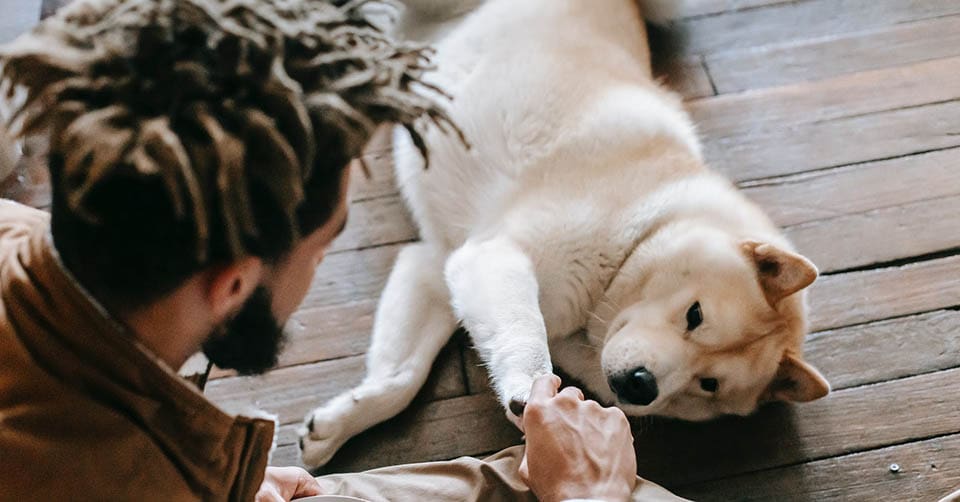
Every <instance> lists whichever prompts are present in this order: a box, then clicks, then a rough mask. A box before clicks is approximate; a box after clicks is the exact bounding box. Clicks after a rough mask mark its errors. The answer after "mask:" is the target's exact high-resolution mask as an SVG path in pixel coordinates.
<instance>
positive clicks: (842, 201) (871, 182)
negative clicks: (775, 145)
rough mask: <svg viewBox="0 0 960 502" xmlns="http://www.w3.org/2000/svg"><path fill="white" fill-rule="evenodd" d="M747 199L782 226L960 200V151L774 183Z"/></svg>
mask: <svg viewBox="0 0 960 502" xmlns="http://www.w3.org/2000/svg"><path fill="white" fill-rule="evenodd" d="M748 185H749V186H745V187H744V193H746V194H747V196H749V197H750V198H751V199H752V200H754V201H755V202H757V203H758V204H760V205H761V206H763V208H764V210H766V212H767V214H769V215H770V217H771V218H773V220H774V221H775V222H776V223H777V224H778V225H796V224H799V223H806V222H810V221H814V220H820V219H825V218H831V217H836V216H841V215H845V214H853V213H858V212H863V211H869V210H871V209H880V208H886V207H892V206H897V205H900V204H906V203H910V202H916V201H919V200H927V199H932V198H937V197H944V196H949V195H956V194H960V149H957V148H953V149H948V150H943V151H938V152H930V153H925V154H919V155H911V156H908V157H901V158H897V159H891V160H884V161H879V162H868V163H865V164H857V165H852V166H846V167H840V168H836V169H828V170H823V171H816V172H812V173H802V174H798V175H791V176H785V177H780V178H772V179H768V180H763V181H761V182H756V183H752V184H748Z"/></svg>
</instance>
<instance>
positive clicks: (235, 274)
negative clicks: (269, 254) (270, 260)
mask: <svg viewBox="0 0 960 502" xmlns="http://www.w3.org/2000/svg"><path fill="white" fill-rule="evenodd" d="M262 273H263V262H262V261H260V259H259V258H251V257H247V258H242V259H240V260H237V261H235V262H233V263H231V264H229V265H224V266H220V267H216V268H214V269H212V270H210V271H209V272H208V274H209V275H208V281H207V292H206V293H207V294H206V296H207V302H208V305H209V308H210V312H211V314H212V315H213V317H214V319H216V321H217V322H221V321H223V320H225V319H227V318H228V317H229V316H231V315H232V314H233V313H234V312H236V311H237V310H238V309H239V308H240V307H241V306H243V303H244V302H246V301H247V298H249V297H250V295H251V294H252V293H253V291H254V290H255V289H256V288H257V285H259V284H260V282H261V276H262Z"/></svg>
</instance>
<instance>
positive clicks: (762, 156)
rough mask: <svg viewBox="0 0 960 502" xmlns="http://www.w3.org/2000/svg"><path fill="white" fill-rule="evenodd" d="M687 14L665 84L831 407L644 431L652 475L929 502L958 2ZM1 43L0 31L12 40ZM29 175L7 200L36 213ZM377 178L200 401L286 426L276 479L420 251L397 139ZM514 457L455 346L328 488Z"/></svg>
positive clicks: (944, 482) (959, 451) (799, 496)
mask: <svg viewBox="0 0 960 502" xmlns="http://www.w3.org/2000/svg"><path fill="white" fill-rule="evenodd" d="M55 3H63V2H62V1H59V2H58V1H50V0H47V2H46V3H45V7H44V8H45V10H47V11H50V10H53V7H54V5H53V4H55ZM680 3H681V5H682V6H683V15H682V16H681V17H680V18H679V19H677V20H675V21H674V22H673V23H672V24H671V25H670V26H669V27H667V28H665V29H657V30H654V34H655V35H654V38H655V39H654V41H653V42H654V44H653V45H654V48H655V49H656V50H659V51H660V52H659V54H658V56H657V58H656V59H657V67H658V71H659V72H660V73H661V74H662V76H663V77H664V80H665V81H666V82H667V83H668V84H669V85H670V86H672V87H673V88H674V89H676V90H677V91H678V92H680V93H681V94H682V95H683V96H684V97H685V98H686V99H687V106H688V109H689V110H690V112H691V114H692V115H693V117H694V119H695V120H696V122H697V124H698V127H699V131H700V133H701V136H702V138H703V141H704V145H705V152H706V156H707V158H708V160H709V162H710V163H711V164H712V165H713V166H714V167H716V168H717V169H719V170H720V171H722V172H724V173H725V174H727V175H728V176H730V177H731V178H732V179H734V180H735V181H736V182H738V183H739V184H740V185H741V186H742V187H743V189H744V190H745V192H746V193H747V194H748V195H749V196H750V197H751V198H753V199H754V200H755V201H757V202H758V203H759V204H761V205H762V206H763V207H765V208H766V209H767V210H768V212H769V213H770V214H771V216H772V217H773V218H774V220H775V221H776V222H777V223H778V224H780V225H782V226H783V227H784V229H785V231H786V233H787V234H788V235H789V236H790V237H791V239H793V241H794V242H795V243H796V244H797V246H798V247H799V248H800V250H801V251H803V252H804V253H806V254H807V255H808V256H810V257H811V258H813V259H814V261H815V262H817V264H818V265H819V266H820V268H821V270H822V271H823V272H824V275H823V277H822V278H821V279H820V280H819V281H818V282H817V283H816V284H815V285H814V287H813V289H812V292H811V295H810V305H811V330H812V333H811V335H810V336H809V338H808V341H807V345H806V350H807V355H808V358H809V359H810V360H811V361H813V362H814V363H815V364H817V365H818V366H819V367H820V368H821V369H822V371H823V372H824V373H825V374H826V375H827V377H828V378H829V379H830V380H831V382H832V383H833V385H834V388H835V392H834V393H833V394H831V395H830V396H829V397H828V398H826V399H824V400H822V401H819V402H816V403H811V404H808V405H801V406H777V405H775V406H769V407H767V408H765V409H763V410H761V411H760V412H759V413H757V414H756V415H755V416H752V417H749V418H746V419H740V418H728V419H721V420H718V421H715V422H711V423H706V424H688V423H679V422H675V421H668V420H653V421H643V422H642V423H639V422H638V423H637V429H636V431H635V432H636V436H637V452H638V459H639V466H640V474H641V475H643V476H646V477H649V478H651V479H653V480H655V481H658V482H661V483H663V484H664V485H666V486H668V487H670V488H672V489H675V490H676V491H677V492H678V493H680V494H683V495H686V496H689V497H692V498H694V499H696V500H804V501H812V500H817V501H819V500H865V501H866V500H931V501H935V500H937V499H938V498H939V497H941V496H944V495H946V494H947V493H949V492H951V491H953V490H955V489H957V488H960V399H958V390H957V389H960V38H958V37H960V2H956V1H954V0H925V1H922V2H919V1H909V0H682V1H681V2H680ZM25 8H26V7H25ZM33 8H34V9H35V8H36V6H34V7H33ZM22 29H26V27H23V28H22ZM22 29H21V31H22ZM3 30H8V31H7V32H4V31H3ZM9 30H10V29H9V27H8V26H7V25H4V24H2V23H0V40H3V39H9V38H11V34H10V31H9ZM35 156H36V159H35V160H33V164H30V165H29V167H24V168H21V170H20V179H19V181H16V180H14V181H11V180H7V181H6V182H4V184H2V185H0V190H4V191H5V193H6V195H7V196H14V197H17V198H20V199H21V200H25V201H27V202H30V203H33V204H35V205H39V206H44V205H45V204H46V203H47V201H48V200H49V199H48V196H47V195H46V192H45V190H44V183H45V181H46V178H45V174H44V173H43V170H42V156H41V154H35ZM366 160H367V162H368V163H369V164H370V166H371V167H372V168H373V171H372V176H371V177H370V178H364V177H363V176H355V177H354V180H357V181H356V183H355V184H354V187H353V191H352V204H351V210H352V215H351V219H350V224H349V226H348V228H347V231H346V232H345V233H344V235H343V236H342V237H341V239H340V240H339V241H338V242H337V243H336V245H335V247H334V248H333V249H332V250H331V253H330V256H329V257H328V258H327V260H326V261H325V262H324V263H323V264H322V265H321V266H320V268H319V270H318V273H317V278H316V280H315V282H314V284H313V287H312V289H311V291H310V293H309V295H308V297H307V299H306V300H305V301H304V304H303V305H302V307H301V309H300V310H299V311H298V312H297V313H296V314H295V315H294V316H293V319H292V320H291V322H290V324H289V331H290V333H291V343H290V344H289V348H288V350H287V352H286V353H285V354H284V355H283V356H282V358H281V361H280V368H278V369H276V370H274V371H272V372H270V373H269V374H267V375H265V376H263V377H259V378H249V377H245V378H242V377H237V376H234V375H233V374H231V373H230V372H223V371H214V373H213V374H212V375H211V381H210V382H209V384H208V386H207V393H208V395H210V396H211V398H213V399H214V400H216V401H217V402H220V403H224V404H244V403H255V404H258V405H260V406H261V407H263V408H265V409H267V410H268V411H272V412H275V413H277V414H278V416H279V418H280V423H281V427H280V431H279V448H278V450H277V452H276V453H275V455H274V463H276V464H281V465H291V464H293V465H295V464H299V457H298V451H297V446H296V444H295V443H296V432H295V429H296V427H297V425H298V423H299V421H300V420H301V419H302V417H303V415H304V413H306V412H307V411H308V410H309V409H311V408H312V407H313V406H316V405H317V404H319V403H321V402H322V401H323V400H325V399H327V398H329V397H332V396H333V395H335V394H336V393H337V392H339V391H341V390H343V389H345V388H348V387H349V386H350V385H352V384H354V383H356V382H358V381H359V380H360V378H362V376H363V372H364V361H363V355H364V352H365V351H366V348H367V344H368V341H369V333H370V328H371V324H372V319H373V312H374V309H375V307H376V302H377V298H378V296H379V294H380V291H381V289H382V287H383V285H384V282H385V281H386V278H387V275H388V274H389V271H390V267H391V265H392V263H393V260H394V259H395V257H396V255H397V252H398V251H399V250H400V249H402V247H403V246H404V245H405V244H406V243H408V242H411V241H413V240H416V238H417V234H416V228H415V226H414V225H413V224H412V223H411V221H410V220H409V217H408V216H407V213H406V212H405V210H404V208H403V204H402V200H401V199H400V197H399V196H398V195H397V190H396V187H395V183H394V180H393V176H392V173H391V171H390V157H389V153H388V149H387V138H386V137H385V136H383V135H381V136H380V137H378V138H376V139H375V140H374V142H373V143H372V144H371V145H370V147H369V148H368V153H367V155H366ZM38 166H39V167H38ZM519 440H520V437H519V434H518V433H517V432H516V430H514V428H513V427H512V426H511V425H510V424H509V423H508V422H507V421H506V420H505V419H504V418H503V413H502V411H501V410H500V409H499V406H498V405H497V403H496V402H495V401H494V400H493V399H492V398H491V396H490V394H489V389H488V386H487V382H486V375H485V374H484V370H483V368H482V367H480V365H479V361H478V359H477V356H476V354H475V353H473V351H472V350H471V349H470V348H469V341H468V339H467V337H466V336H465V335H464V334H462V333H460V334H458V335H456V336H454V337H453V339H452V340H451V342H450V344H449V345H448V346H447V347H446V349H445V350H444V352H443V354H442V355H441V357H440V358H439V360H438V361H437V364H436V365H435V367H434V369H433V374H432V375H431V378H430V381H429V383H428V384H427V386H426V388H425V389H424V390H423V391H422V392H421V393H420V396H418V398H417V400H416V401H415V403H414V404H413V405H412V406H411V407H410V408H409V409H408V410H407V411H405V412H404V413H403V414H401V415H400V416H398V417H397V418H395V419H393V420H390V421H388V422H386V423H384V424H381V425H380V426H377V427H375V428H374V429H372V430H370V431H368V432H367V433H364V434H362V435H361V436H359V437H357V438H355V439H354V440H352V441H350V442H349V443H348V444H347V445H346V446H345V447H344V448H343V449H342V450H341V453H339V454H338V455H337V456H336V457H335V458H334V460H333V462H332V463H331V465H330V466H328V468H327V470H328V471H331V472H332V471H352V470H361V469H367V468H371V467H377V466H382V465H389V464H396V463H399V462H415V461H423V460H437V459H446V458H452V457H456V456H460V455H481V454H484V453H487V452H491V451H495V450H497V449H500V448H503V447H505V446H509V445H512V444H516V443H517V442H519ZM891 464H898V465H899V466H900V469H899V470H898V471H896V472H894V471H893V470H891V469H890V465H891Z"/></svg>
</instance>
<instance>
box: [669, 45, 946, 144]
mask: <svg viewBox="0 0 960 502" xmlns="http://www.w3.org/2000/svg"><path fill="white" fill-rule="evenodd" d="M958 74H960V57H953V58H945V59H938V60H935V61H925V62H921V63H916V64H911V65H904V66H898V67H895V68H887V69H882V70H874V71H866V72H860V73H854V74H852V75H841V76H838V77H834V78H829V79H825V80H820V81H815V82H802V83H798V84H792V85H787V86H782V87H774V88H768V89H759V90H754V91H748V92H744V93H738V94H725V95H721V96H717V97H714V98H709V99H701V100H694V101H691V102H690V103H688V104H687V108H688V109H689V111H690V114H691V116H692V117H693V120H694V122H695V123H696V124H697V128H698V130H699V131H700V134H701V136H703V137H704V138H706V139H707V140H711V139H718V138H723V137H728V136H735V135H737V134H750V133H753V132H754V131H758V132H763V131H765V130H768V129H784V128H787V129H789V128H794V127H796V126H798V125H803V124H811V123H822V122H826V121H830V120H835V119H841V118H846V117H852V116H858V115H866V114H870V113H877V112H883V111H890V110H897V109H901V108H908V107H915V106H919V105H925V104H930V103H940V102H943V101H950V100H954V99H958V98H960V76H958ZM709 159H710V158H709V157H708V160H709Z"/></svg>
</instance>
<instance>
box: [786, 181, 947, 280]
mask: <svg viewBox="0 0 960 502" xmlns="http://www.w3.org/2000/svg"><path fill="white" fill-rule="evenodd" d="M957 214H960V195H953V196H948V197H941V198H937V199H932V200H925V201H920V202H913V203H910V204H904V205H900V206H894V207H888V208H883V209H875V210H871V211H866V212H862V213H856V214H851V215H845V216H838V217H836V218H829V219H825V220H819V221H814V222H809V223H805V224H802V225H796V226H792V227H788V228H787V229H786V234H787V236H788V237H789V238H790V240H792V241H793V242H794V244H796V246H797V249H798V250H799V251H800V252H801V253H803V254H804V255H806V256H807V257H808V258H810V259H811V260H813V262H814V263H816V264H817V266H818V267H819V268H820V270H821V272H833V271H836V270H841V269H850V268H855V267H863V266H867V265H875V264H878V263H884V262H889V261H893V260H897V259H903V258H909V257H912V256H921V255H926V254H933V253H936V252H940V251H946V250H950V249H960V220H957V219H956V218H954V217H951V216H952V215H957Z"/></svg>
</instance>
